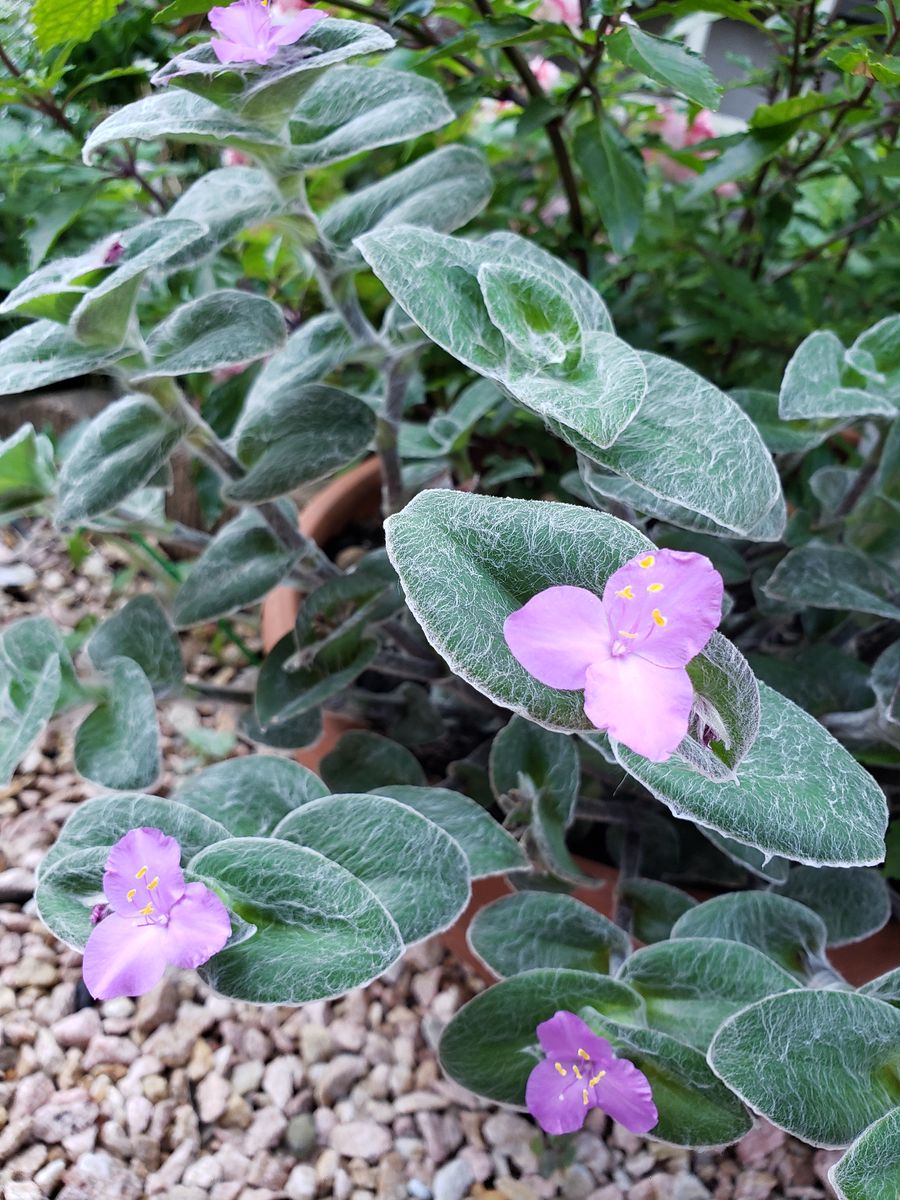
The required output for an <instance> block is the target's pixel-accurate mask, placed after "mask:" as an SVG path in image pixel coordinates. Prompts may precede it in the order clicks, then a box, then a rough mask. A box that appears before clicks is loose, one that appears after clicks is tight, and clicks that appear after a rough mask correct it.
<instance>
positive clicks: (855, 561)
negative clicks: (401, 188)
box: [764, 543, 900, 621]
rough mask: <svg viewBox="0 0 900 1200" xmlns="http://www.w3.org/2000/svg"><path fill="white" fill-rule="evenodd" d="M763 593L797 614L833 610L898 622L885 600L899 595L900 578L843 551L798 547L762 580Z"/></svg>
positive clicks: (899, 612)
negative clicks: (799, 610)
mask: <svg viewBox="0 0 900 1200" xmlns="http://www.w3.org/2000/svg"><path fill="white" fill-rule="evenodd" d="M764 591H765V593H766V595H767V596H771V597H772V598H773V599H774V600H783V601H785V602H786V603H787V604H792V605H796V607H797V608H805V607H806V606H807V605H809V606H811V607H812V608H837V609H849V610H850V611H851V612H864V613H873V614H874V615H875V616H878V617H887V619H888V620H891V621H897V620H900V607H898V606H897V605H896V604H893V603H892V602H891V601H890V599H889V597H890V596H891V595H894V594H896V593H897V592H898V591H900V576H897V575H896V574H895V573H894V572H893V571H891V570H889V569H888V568H887V567H885V566H882V565H881V564H879V563H877V562H874V561H873V560H872V559H871V558H870V557H868V556H866V555H865V554H861V553H859V552H858V551H856V550H849V549H847V548H846V547H845V546H832V545H825V544H821V543H820V544H815V543H810V544H807V545H806V546H797V547H796V548H795V549H794V550H791V551H790V552H789V553H788V554H787V555H786V556H785V557H784V558H783V559H782V560H781V562H780V563H779V564H778V566H777V567H776V568H775V570H774V571H773V572H772V574H771V575H770V576H769V578H768V579H767V580H766V583H765V587H764Z"/></svg>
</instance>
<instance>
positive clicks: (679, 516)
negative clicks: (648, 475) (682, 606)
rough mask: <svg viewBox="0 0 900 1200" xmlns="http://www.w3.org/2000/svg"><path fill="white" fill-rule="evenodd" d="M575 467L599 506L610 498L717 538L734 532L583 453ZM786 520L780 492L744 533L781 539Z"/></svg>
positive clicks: (766, 539)
mask: <svg viewBox="0 0 900 1200" xmlns="http://www.w3.org/2000/svg"><path fill="white" fill-rule="evenodd" d="M578 471H579V475H580V477H581V482H582V484H583V486H584V488H585V492H586V496H585V498H586V499H587V500H588V501H589V502H590V503H591V504H593V505H595V506H596V507H597V508H599V509H601V510H603V509H605V508H606V507H607V506H606V504H605V503H604V501H605V500H612V501H614V502H615V503H616V504H622V505H625V506H626V507H628V508H633V509H636V510H637V511H638V512H640V513H644V514H645V515H646V516H649V517H656V518H657V519H658V520H660V521H665V522H667V523H668V524H670V525H677V526H678V527H679V528H681V529H688V530H691V531H692V532H694V533H698V534H705V535H708V536H709V535H711V536H713V537H717V538H733V537H734V536H735V535H734V531H733V530H731V529H727V528H726V527H725V526H724V525H720V524H719V523H718V522H717V521H714V520H712V518H711V517H705V516H703V515H702V514H700V513H698V512H693V511H692V510H691V509H689V508H684V507H683V506H682V505H680V504H673V503H672V501H670V500H664V499H662V498H661V497H659V496H655V495H654V494H653V493H652V492H650V491H648V490H647V488H645V487H641V486H640V485H639V484H637V483H634V482H633V481H632V480H631V479H626V478H625V476H623V475H615V474H613V473H612V472H610V471H606V470H602V469H600V468H599V467H598V466H597V464H596V463H594V462H592V461H591V459H590V458H587V457H585V455H583V454H579V456H578ZM786 521H787V507H786V505H785V501H784V497H783V496H782V497H780V498H779V499H778V500H776V501H775V503H774V504H773V505H772V507H771V508H770V509H769V511H768V512H767V513H766V514H765V516H764V517H763V518H762V519H761V520H760V521H759V522H758V524H756V525H754V527H753V528H752V529H751V530H750V531H749V533H747V535H746V536H747V538H749V539H750V540H752V541H754V542H780V541H781V539H782V536H783V534H784V527H785V523H786Z"/></svg>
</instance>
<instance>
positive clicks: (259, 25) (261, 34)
mask: <svg viewBox="0 0 900 1200" xmlns="http://www.w3.org/2000/svg"><path fill="white" fill-rule="evenodd" d="M325 16H326V14H325V13H323V12H319V11H318V9H315V8H309V9H306V11H305V12H302V13H301V14H300V15H299V17H297V18H295V20H293V21H289V22H288V23H287V24H286V25H276V24H275V23H274V22H273V20H272V14H271V12H270V11H269V9H268V8H267V7H266V5H265V3H264V2H263V0H237V3H236V4H230V5H229V6H228V7H227V8H211V9H210V10H209V23H210V25H212V27H213V29H214V30H215V31H216V33H219V34H221V35H222V36H221V37H220V38H213V39H212V42H211V43H210V44H211V45H212V48H213V50H214V51H215V55H216V58H217V59H218V60H219V62H221V63H229V62H256V63H259V65H260V66H265V64H266V63H267V62H268V61H269V60H270V59H272V58H274V57H275V55H276V54H277V53H278V51H279V50H280V49H281V47H282V46H292V45H293V44H294V42H296V41H299V40H300V38H302V37H303V35H304V33H307V32H308V31H309V30H310V29H311V28H312V26H313V25H315V23H316V22H317V21H321V20H322V19H323V18H324V17H325Z"/></svg>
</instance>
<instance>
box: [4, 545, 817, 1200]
mask: <svg viewBox="0 0 900 1200" xmlns="http://www.w3.org/2000/svg"><path fill="white" fill-rule="evenodd" d="M6 537H7V538H8V539H9V540H8V542H7V544H6V546H5V547H4V546H3V544H2V543H0V588H2V587H3V585H4V580H3V575H2V572H3V570H4V569H6V570H7V572H9V570H11V569H12V568H14V567H15V565H16V563H17V562H19V563H21V561H22V558H23V549H22V547H21V545H14V544H12V540H11V535H10V533H9V531H7V534H6ZM103 554H104V555H105V558H104V557H101V555H100V553H98V552H96V551H95V552H94V553H92V554H91V556H90V557H89V558H87V559H86V560H85V562H84V563H82V565H81V567H80V569H79V571H77V572H75V571H73V569H72V566H71V564H70V562H69V561H68V559H67V558H66V557H65V556H64V555H61V554H60V552H59V549H58V547H57V545H56V543H55V542H54V541H53V540H51V539H50V538H49V537H48V536H46V535H44V534H43V532H41V531H39V532H38V534H37V535H36V537H35V538H34V539H33V540H32V541H31V543H30V545H29V546H28V562H29V563H30V565H31V567H32V568H33V569H34V571H35V579H34V580H33V581H31V582H30V583H29V582H27V581H26V582H25V583H21V578H23V577H21V576H20V577H19V578H20V582H18V583H16V584H15V585H14V586H13V587H12V589H11V590H8V591H5V592H4V591H2V590H0V599H2V603H3V608H2V612H3V619H4V622H5V621H6V620H7V619H16V618H18V617H22V616H28V615H31V614H33V613H34V612H37V611H39V608H38V599H40V602H41V604H42V605H43V608H44V611H46V612H47V613H48V614H49V615H51V616H53V617H54V618H55V619H56V620H57V621H58V622H59V623H60V624H62V625H64V626H65V627H67V628H69V629H77V628H80V627H81V625H82V623H83V622H84V619H85V618H86V617H88V616H89V615H90V614H101V615H102V613H104V612H108V611H111V610H113V609H115V608H116V607H118V605H119V604H121V603H122V600H123V599H124V598H125V597H126V596H128V595H130V594H133V593H134V592H135V591H136V590H141V587H142V586H145V585H146V581H142V580H141V578H140V577H139V576H135V577H132V576H130V575H128V573H127V572H126V573H125V575H124V576H123V575H122V569H123V568H124V567H125V566H126V562H127V560H126V559H125V558H124V557H123V556H121V554H120V552H119V551H116V550H112V551H109V550H107V549H105V548H104V551H103ZM110 568H113V569H115V570H117V571H118V572H119V583H121V582H122V580H123V578H124V582H125V586H124V588H119V589H118V590H116V591H113V589H112V572H111V570H110ZM6 578H7V580H8V579H9V578H10V576H9V574H8V573H7V577H6ZM38 587H40V592H38ZM242 633H243V634H244V636H246V637H248V638H251V639H252V637H253V630H252V628H248V629H242ZM184 648H185V655H186V661H188V663H189V664H190V666H191V669H192V670H193V671H194V672H195V673H196V674H198V675H200V676H202V677H206V678H208V679H210V680H215V682H216V683H218V684H235V683H236V684H237V685H243V686H246V685H247V679H246V669H244V668H241V667H240V666H239V659H238V657H237V655H236V652H233V648H232V647H227V648H226V651H225V654H224V659H225V661H224V664H223V661H222V659H221V658H219V657H216V656H213V655H211V654H210V653H209V652H208V650H209V647H208V645H207V646H204V645H203V644H202V642H200V641H198V640H196V637H195V636H192V637H191V638H190V639H185V646H184ZM197 720H198V718H197V717H196V715H195V713H194V709H193V706H190V705H187V704H185V703H184V702H175V703H170V704H168V705H167V706H165V707H164V708H163V710H162V714H161V724H162V730H163V751H164V760H165V776H164V779H163V781H162V784H161V786H160V788H159V789H158V790H159V791H160V792H161V793H162V794H166V792H167V791H168V790H169V789H170V788H171V785H172V783H173V781H174V780H175V779H176V778H178V777H180V776H181V775H184V774H186V773H188V772H189V771H191V770H194V769H196V768H197V767H198V766H199V765H201V761H200V760H198V757H197V751H196V737H194V741H193V742H192V741H191V737H192V735H193V733H194V732H195V730H196V727H197ZM199 720H200V722H201V723H202V725H203V726H205V727H206V728H207V729H210V730H215V731H216V732H217V733H219V734H221V735H223V736H225V737H226V738H227V737H228V736H229V735H230V734H232V733H233V730H234V717H233V714H231V713H230V712H228V710H227V709H223V708H222V707H221V706H215V707H212V706H207V707H206V708H201V710H200V718H199ZM71 735H72V725H71V723H67V722H62V723H61V727H59V728H57V729H55V730H54V731H52V732H50V733H48V734H47V735H46V736H45V737H44V738H43V740H42V741H41V742H40V743H39V744H38V746H37V747H36V748H35V749H34V750H33V751H32V752H31V753H30V754H29V756H28V758H27V760H26V761H25V763H24V764H23V766H22V769H21V771H20V772H19V773H18V774H17V776H16V777H15V778H14V780H13V783H12V785H11V786H10V787H9V788H7V789H6V790H5V791H0V1192H2V1195H3V1198H4V1200H42V1198H43V1197H57V1198H58V1200H141V1198H143V1197H151V1196H160V1197H165V1198H168V1200H206V1198H207V1197H208V1198H210V1200H314V1198H315V1197H334V1198H335V1200H406V1198H407V1197H411V1198H413V1200H431V1198H433V1200H464V1198H466V1197H471V1198H473V1200H476V1198H477V1200H545V1198H547V1200H549V1198H551V1197H564V1198H565V1200H710V1198H712V1200H769V1198H772V1200H787V1198H796V1200H821V1198H824V1197H826V1196H828V1195H829V1192H828V1191H827V1189H826V1188H825V1185H824V1184H823V1182H822V1180H823V1179H824V1174H825V1171H826V1170H827V1168H828V1166H829V1165H830V1164H831V1162H832V1161H833V1160H834V1158H835V1155H833V1154H831V1153H830V1152H826V1151H818V1152H814V1151H811V1150H810V1149H808V1148H806V1147H804V1146H802V1145H800V1144H799V1143H797V1142H795V1141H793V1139H790V1138H786V1137H785V1136H784V1135H783V1134H781V1133H780V1132H778V1131H777V1130H774V1129H772V1128H771V1127H770V1126H767V1125H761V1126H759V1127H757V1128H756V1129H754V1130H753V1132H752V1133H751V1134H749V1135H748V1136H747V1137H746V1138H745V1139H744V1140H743V1142H741V1143H740V1144H739V1145H738V1146H737V1147H733V1148H731V1149H729V1150H726V1151H723V1152H720V1153H699V1154H696V1153H694V1154H692V1153H689V1152H687V1151H684V1150H679V1149H674V1148H672V1147H668V1146H663V1145H660V1144H659V1143H654V1142H651V1141H645V1140H643V1139H641V1138H638V1137H635V1136H634V1135H632V1134H629V1133H627V1132H626V1131H625V1130H623V1129H622V1128H620V1127H618V1126H613V1125H612V1124H611V1123H609V1122H606V1121H605V1120H604V1118H603V1117H602V1114H600V1113H598V1112H593V1113H592V1114H591V1116H590V1117H589V1120H588V1126H587V1128H586V1130H585V1132H583V1133H581V1134H579V1135H577V1136H576V1137H575V1138H574V1141H573V1143H572V1144H571V1145H570V1146H569V1147H568V1149H567V1150H565V1151H564V1150H562V1149H561V1148H560V1146H559V1145H556V1146H554V1145H552V1144H551V1143H550V1142H549V1141H545V1140H544V1139H543V1138H542V1137H541V1135H540V1133H539V1131H538V1130H537V1128H536V1127H535V1126H534V1124H533V1123H532V1122H531V1121H530V1120H529V1119H528V1118H527V1117H525V1116H523V1115H521V1114H519V1113H513V1112H507V1111H501V1110H499V1109H497V1108H495V1107H493V1106H486V1105H483V1104H481V1102H480V1101H478V1100H477V1099H476V1098H474V1097H472V1096H470V1095H469V1094H468V1093H465V1092H463V1091H462V1090H461V1089H459V1088H458V1087H456V1086H455V1085H454V1084H453V1083H451V1082H450V1081H449V1080H447V1079H445V1078H443V1077H442V1075H441V1072H440V1069H439V1067H438V1065H437V1061H436V1057H435V1051H434V1047H435V1044H436V1041H437V1038H438V1036H439V1034H440V1031H441V1029H442V1027H443V1026H444V1025H445V1024H446V1022H447V1021H448V1020H449V1018H450V1017H451V1016H452V1014H453V1013H454V1012H455V1011H456V1009H457V1008H458V1007H459V1006H460V1005H461V1004H462V1003H464V1002H465V1000H466V999H468V997H469V996H471V995H472V994H473V993H474V992H475V991H477V990H479V989H480V988H481V986H482V984H481V983H480V981H478V980H476V979H474V978H472V977H471V976H469V975H468V974H467V973H466V971H465V970H464V969H463V968H462V967H461V966H460V965H459V964H457V963H455V962H454V961H452V960H451V959H449V958H448V957H447V956H446V954H445V952H444V950H443V948H442V946H441V945H440V943H438V942H431V943H426V944H425V945H423V946H420V947H418V948H416V949H415V950H414V951H412V952H410V953H409V954H408V955H407V956H406V958H405V959H404V960H403V961H402V962H401V963H399V964H398V965H396V966H395V967H394V968H393V969H392V970H391V971H390V972H389V973H388V974H387V975H385V976H383V977H382V978H381V979H379V980H377V981H376V982H375V983H373V984H372V985H371V986H370V987H369V988H367V989H365V990H364V991H357V992H353V993H351V994H350V995H349V996H347V997H345V998H344V999H343V1000H340V1001H336V1002H333V1003H318V1004H310V1005H307V1006H306V1007H305V1008H303V1009H299V1010H295V1009H288V1008H266V1009H259V1008H253V1007H251V1006H249V1005H245V1004H236V1003H233V1002H232V1001H229V1000H224V999H222V998H220V997H218V996H215V995H212V994H211V993H210V992H209V991H208V990H207V989H206V988H205V987H204V986H203V985H202V984H200V983H199V982H198V981H197V980H196V978H195V977H194V976H192V975H191V974H190V973H183V972H170V974H169V975H168V976H167V977H166V979H164V980H163V982H162V983H161V984H160V985H159V986H158V987H157V988H156V989H155V990H154V991H153V992H151V993H149V994H148V995H146V996H143V997H141V998H140V999H139V1000H138V1001H136V1002H135V1001H132V1000H127V999H119V1000H113V1001H110V1002H108V1003H105V1004H101V1005H99V1006H94V1005H93V1004H92V1002H91V1000H90V997H89V996H88V995H87V993H86V992H85V991H84V988H83V986H82V985H81V983H80V960H79V956H78V955H76V954H75V953H73V952H72V951H70V950H68V949H66V948H65V947H64V946H62V945H61V944H60V943H59V942H57V941H56V940H55V939H54V938H53V937H52V936H51V935H50V934H49V933H48V932H47V931H46V930H45V929H44V928H43V926H42V925H41V923H40V922H39V921H38V920H37V918H36V916H35V915H34V911H33V902H32V901H31V899H30V894H31V889H32V887H33V871H34V868H35V867H36V865H37V863H38V862H39V861H40V859H41V857H42V855H43V854H44V853H45V851H46V849H47V848H48V846H49V845H50V844H51V843H52V841H53V839H54V837H55V834H56V831H57V829H58V828H59V825H60V824H61V822H62V821H63V820H65V818H66V817H67V816H68V815H69V813H71V812H72V810H73V809H74V807H75V806H76V805H77V804H78V803H79V801H81V800H82V799H83V798H85V797H86V796H88V795H90V794H91V788H90V785H87V784H85V783H83V782H82V781H81V780H79V779H78V777H77V776H76V775H75V773H74V770H73V767H72V758H71V751H72V745H71V742H72V736H71ZM245 749H246V748H245V747H243V746H241V744H240V743H236V746H235V750H236V752H241V751H242V750H245Z"/></svg>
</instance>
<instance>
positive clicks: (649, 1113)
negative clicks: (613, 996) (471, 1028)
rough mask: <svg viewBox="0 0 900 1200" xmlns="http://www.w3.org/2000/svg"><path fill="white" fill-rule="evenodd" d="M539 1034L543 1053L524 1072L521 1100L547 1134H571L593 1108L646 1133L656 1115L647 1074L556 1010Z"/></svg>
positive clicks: (567, 1014) (576, 1020)
mask: <svg viewBox="0 0 900 1200" xmlns="http://www.w3.org/2000/svg"><path fill="white" fill-rule="evenodd" d="M537 1035H538V1040H539V1041H540V1043H541V1049H542V1050H543V1051H544V1053H545V1054H546V1055H547V1057H546V1058H545V1059H544V1061H543V1062H541V1063H538V1065H537V1066H536V1067H535V1068H534V1070H533V1071H532V1072H531V1074H530V1075H529V1076H528V1085H527V1087H526V1089H525V1103H526V1104H527V1105H528V1111H529V1112H530V1113H531V1115H532V1116H533V1117H534V1119H535V1120H536V1121H537V1123H538V1124H539V1125H540V1127H541V1129H543V1130H544V1132H545V1133H554V1134H558V1133H574V1132H575V1130H576V1129H580V1128H581V1127H582V1125H583V1124H584V1119H585V1117H586V1116H587V1115H588V1113H589V1112H590V1111H591V1109H592V1108H602V1109H603V1111H604V1112H605V1113H608V1114H609V1116H611V1117H612V1119H613V1120H614V1121H618V1122H619V1124H620V1125H624V1126H625V1128H626V1129H630V1130H631V1132H632V1133H647V1131H648V1130H650V1129H652V1128H653V1126H654V1125H655V1124H656V1122H657V1121H658V1120H659V1114H658V1113H657V1111H656V1105H655V1104H654V1103H653V1095H652V1093H651V1091H650V1084H649V1082H648V1080H647V1077H646V1075H644V1074H643V1072H641V1071H639V1070H638V1069H637V1067H636V1066H635V1065H634V1063H631V1062H629V1061H628V1059H627V1058H616V1056H615V1054H614V1053H613V1048H612V1046H611V1045H610V1044H609V1042H608V1041H607V1040H606V1038H602V1037H598V1036H597V1034H596V1033H594V1032H593V1031H592V1030H591V1029H590V1028H589V1027H588V1026H587V1025H585V1023H584V1021H582V1020H581V1018H580V1017H576V1016H575V1014H574V1013H570V1012H558V1013H556V1015H555V1016H553V1017H551V1018H550V1020H549V1021H544V1022H542V1024H540V1025H538V1027H537Z"/></svg>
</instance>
